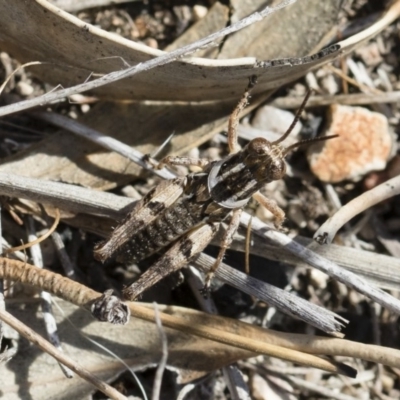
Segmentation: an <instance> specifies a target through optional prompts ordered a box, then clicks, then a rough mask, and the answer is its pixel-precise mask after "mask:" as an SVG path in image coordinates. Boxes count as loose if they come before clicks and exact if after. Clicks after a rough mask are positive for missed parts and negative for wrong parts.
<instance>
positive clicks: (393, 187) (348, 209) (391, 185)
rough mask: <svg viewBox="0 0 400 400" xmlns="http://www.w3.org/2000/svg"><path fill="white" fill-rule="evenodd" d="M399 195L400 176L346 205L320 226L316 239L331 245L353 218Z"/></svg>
mask: <svg viewBox="0 0 400 400" xmlns="http://www.w3.org/2000/svg"><path fill="white" fill-rule="evenodd" d="M398 194H400V176H396V177H394V178H392V179H389V180H388V181H386V182H384V183H381V184H380V185H378V186H376V187H374V188H373V189H371V190H368V191H367V192H364V193H363V194H362V195H360V196H358V197H356V198H355V199H353V200H351V201H350V202H349V203H347V204H346V205H344V206H343V207H342V208H341V209H340V210H339V211H338V212H336V213H335V215H333V216H332V217H330V218H329V219H328V220H327V221H326V222H325V223H323V224H322V225H321V226H320V228H319V229H318V230H317V232H315V235H314V239H315V240H316V241H317V242H318V243H319V244H327V243H331V242H332V240H333V238H334V237H335V235H336V233H337V231H338V230H339V229H340V228H341V227H342V226H343V225H344V224H346V223H347V222H348V221H350V220H351V219H352V218H353V217H355V216H356V215H358V214H360V213H362V212H363V211H365V210H367V209H368V208H370V207H373V206H374V205H376V204H378V203H380V202H381V201H384V200H387V199H390V198H391V197H393V196H397V195H398Z"/></svg>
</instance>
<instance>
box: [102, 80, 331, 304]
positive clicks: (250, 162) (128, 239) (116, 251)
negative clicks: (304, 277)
mask: <svg viewBox="0 0 400 400" xmlns="http://www.w3.org/2000/svg"><path fill="white" fill-rule="evenodd" d="M253 84H254V80H250V84H249V87H248V89H247V91H246V92H245V94H244V96H243V98H242V100H241V101H240V102H239V104H238V106H237V107H236V109H235V110H234V112H233V113H232V115H231V118H230V122H229V132H228V140H229V148H230V155H228V156H227V157H225V158H224V159H222V160H220V161H213V162H207V161H205V160H192V159H188V158H182V157H181V158H173V157H167V158H166V159H164V160H162V161H161V163H160V166H163V165H165V164H171V165H173V164H175V165H179V164H180V165H189V164H194V165H198V166H202V167H204V168H203V171H202V172H200V173H195V174H189V175H188V176H186V177H185V178H176V179H172V180H170V181H165V182H162V183H161V184H160V185H158V186H156V187H155V188H154V189H153V190H151V191H150V192H149V193H148V194H147V195H146V196H145V197H144V198H143V199H142V200H141V201H139V202H138V203H137V204H136V205H135V207H134V208H133V210H132V211H131V212H130V213H129V215H128V216H127V218H126V219H125V220H124V221H123V222H122V223H121V224H120V225H119V226H117V228H116V229H115V230H114V232H113V233H112V235H111V237H110V238H109V239H108V240H107V241H105V242H102V243H100V244H99V245H98V246H96V248H95V257H96V258H97V259H98V260H101V261H104V260H106V259H107V258H109V257H110V256H116V257H117V259H118V260H121V261H125V262H131V261H140V260H142V259H144V258H146V257H148V256H150V255H152V254H154V253H160V258H159V260H158V261H156V263H155V264H154V265H152V267H150V269H149V270H147V271H146V272H145V273H144V274H143V275H142V276H141V277H140V278H139V280H138V281H137V282H135V283H134V284H132V285H131V286H129V287H128V288H126V289H125V290H124V295H125V297H127V298H128V299H130V300H133V299H135V298H136V297H137V296H138V295H139V294H140V293H142V292H143V291H144V290H146V289H147V288H148V287H150V286H152V285H153V284H155V283H156V282H157V281H159V280H160V279H161V278H162V277H164V276H166V275H168V274H170V273H171V272H173V271H175V270H178V269H180V268H182V267H183V266H184V265H186V264H187V263H188V262H189V261H190V260H191V259H192V258H193V257H194V256H196V255H198V254H199V253H200V252H201V251H202V250H203V249H204V248H205V247H206V246H207V244H208V243H209V242H210V241H211V239H212V237H213V236H214V234H215V233H216V231H217V228H218V226H219V223H220V222H222V221H223V220H224V219H225V218H227V217H228V216H231V221H230V224H229V226H228V229H227V231H226V233H225V236H224V238H223V240H222V243H221V250H220V253H219V255H218V257H217V260H216V262H215V265H214V267H213V268H212V269H211V271H210V273H209V274H208V276H207V280H206V288H208V287H209V284H210V281H211V278H212V276H213V273H214V272H215V270H216V269H217V267H218V265H219V264H220V262H221V261H222V259H223V256H224V253H225V250H226V249H227V248H228V247H229V245H230V243H231V241H232V238H233V235H234V233H235V232H236V230H237V227H238V225H239V220H240V213H241V211H242V209H243V207H244V206H245V205H246V204H247V202H248V201H249V200H250V198H251V197H252V196H253V197H254V198H255V199H256V200H258V201H259V202H260V204H262V205H263V206H264V207H266V208H267V209H269V210H270V211H271V212H272V213H273V215H274V216H275V226H276V227H277V228H280V226H281V224H282V222H283V219H284V215H285V214H284V212H283V211H282V210H281V209H280V208H279V207H278V206H277V205H276V203H275V202H274V201H272V200H269V199H267V198H265V197H264V196H262V195H261V194H260V193H259V192H258V191H259V190H260V189H261V187H262V186H263V185H264V184H266V183H269V182H272V181H274V180H278V179H282V178H283V177H284V175H285V172H286V165H285V156H286V155H287V153H288V152H289V151H290V150H292V149H293V148H294V147H297V146H298V145H300V144H302V143H305V141H303V142H299V143H296V144H294V145H292V146H289V147H287V148H285V147H283V146H281V145H280V143H281V142H282V141H283V140H284V139H286V137H287V136H288V135H289V133H290V131H291V130H292V129H293V126H294V124H295V123H296V122H297V120H298V118H299V113H298V114H297V116H296V118H295V121H293V123H292V125H291V126H290V127H289V129H288V131H287V132H286V133H285V134H284V135H283V136H282V137H281V138H280V139H278V140H276V141H275V142H269V141H268V140H266V139H264V138H256V139H253V140H252V141H251V142H249V143H248V144H247V146H245V147H244V148H243V149H242V150H239V146H238V144H237V137H236V126H237V120H238V115H239V112H240V110H242V109H243V108H244V107H245V106H246V105H247V99H248V97H249V90H250V88H251V87H252V86H253ZM306 100H307V98H306V99H305V101H306ZM305 101H304V103H303V107H304V104H305ZM328 138H330V137H325V138H320V139H313V140H312V141H315V140H326V139H328Z"/></svg>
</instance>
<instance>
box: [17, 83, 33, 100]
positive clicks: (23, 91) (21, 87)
mask: <svg viewBox="0 0 400 400" xmlns="http://www.w3.org/2000/svg"><path fill="white" fill-rule="evenodd" d="M16 89H17V92H18V94H20V95H21V96H30V95H31V94H32V93H33V90H34V89H33V87H32V86H31V85H29V83H26V82H23V81H21V82H18V83H17V87H16Z"/></svg>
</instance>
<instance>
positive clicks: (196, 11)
mask: <svg viewBox="0 0 400 400" xmlns="http://www.w3.org/2000/svg"><path fill="white" fill-rule="evenodd" d="M207 13H208V9H207V7H204V6H201V5H200V4H196V5H195V6H194V7H193V19H194V21H198V20H200V19H202V18H204V17H205V16H206V15H207Z"/></svg>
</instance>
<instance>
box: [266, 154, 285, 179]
mask: <svg viewBox="0 0 400 400" xmlns="http://www.w3.org/2000/svg"><path fill="white" fill-rule="evenodd" d="M265 174H266V178H267V180H268V181H277V180H279V179H282V178H283V177H284V176H285V174H286V163H285V160H284V159H283V158H275V159H272V160H271V163H270V164H269V165H268V166H267V167H266V169H265Z"/></svg>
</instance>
